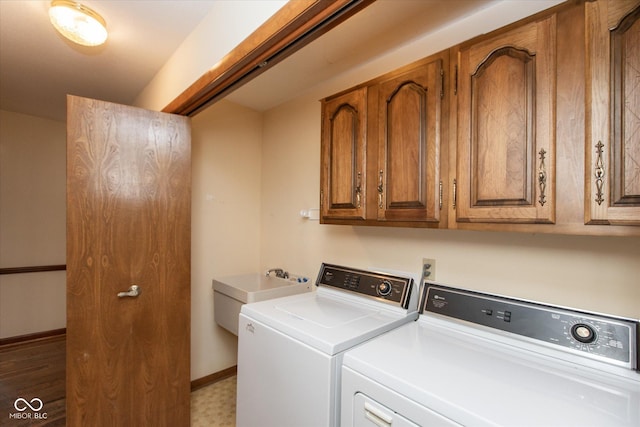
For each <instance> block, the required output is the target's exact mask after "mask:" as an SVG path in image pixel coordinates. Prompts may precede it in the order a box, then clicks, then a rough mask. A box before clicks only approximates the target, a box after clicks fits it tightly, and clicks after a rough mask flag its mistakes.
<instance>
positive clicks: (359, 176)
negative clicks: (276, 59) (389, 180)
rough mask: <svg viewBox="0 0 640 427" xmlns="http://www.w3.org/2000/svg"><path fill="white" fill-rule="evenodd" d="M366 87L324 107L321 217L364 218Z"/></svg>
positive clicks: (334, 100)
mask: <svg viewBox="0 0 640 427" xmlns="http://www.w3.org/2000/svg"><path fill="white" fill-rule="evenodd" d="M366 105H367V98H366V88H361V89H357V90H354V91H353V92H349V93H347V94H344V95H342V96H340V97H338V98H334V99H332V100H330V101H326V102H325V103H324V104H323V114H322V132H323V136H322V176H321V181H322V192H321V206H322V218H323V219H328V218H339V219H364V218H365V206H366V203H365V199H364V197H365V192H366V188H365V187H366V186H365V179H366V176H365V174H366V168H365V162H366V158H365V156H366V155H365V144H366Z"/></svg>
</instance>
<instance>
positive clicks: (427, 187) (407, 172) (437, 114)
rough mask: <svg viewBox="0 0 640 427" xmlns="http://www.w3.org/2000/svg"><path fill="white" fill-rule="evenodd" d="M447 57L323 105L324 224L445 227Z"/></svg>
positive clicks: (407, 69) (422, 63) (443, 55)
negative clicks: (445, 87) (444, 164)
mask: <svg viewBox="0 0 640 427" xmlns="http://www.w3.org/2000/svg"><path fill="white" fill-rule="evenodd" d="M448 57H449V53H448V51H445V52H443V53H440V54H438V55H434V56H432V57H429V58H426V59H425V60H422V61H419V62H418V63H415V64H412V65H411V66H408V67H405V68H403V69H401V70H398V71H397V72H393V73H390V74H387V75H385V76H382V77H380V78H378V79H375V80H372V81H371V82H368V83H366V84H365V85H363V86H362V87H359V88H356V89H353V90H350V91H348V92H346V93H342V94H340V95H338V96H336V97H332V98H328V99H325V100H324V101H323V104H322V148H321V153H322V154H321V156H322V161H321V221H322V222H323V223H338V224H345V223H348V224H359V223H363V224H370V225H380V224H393V225H396V224H405V223H411V224H413V225H416V226H427V227H429V226H432V227H438V226H440V225H442V226H445V227H446V222H445V221H443V220H442V218H443V216H442V215H441V210H442V204H443V198H442V195H443V190H442V179H441V173H442V167H441V161H440V157H441V151H442V139H443V134H442V132H443V131H445V130H446V126H445V124H446V121H445V120H443V116H442V109H443V105H448V104H447V103H446V101H445V97H444V70H445V67H447V66H448ZM444 218H446V215H444Z"/></svg>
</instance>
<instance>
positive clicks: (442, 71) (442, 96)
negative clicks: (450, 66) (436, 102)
mask: <svg viewBox="0 0 640 427" xmlns="http://www.w3.org/2000/svg"><path fill="white" fill-rule="evenodd" d="M440 99H444V70H443V69H442V68H440Z"/></svg>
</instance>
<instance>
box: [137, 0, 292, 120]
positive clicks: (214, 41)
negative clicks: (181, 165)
mask: <svg viewBox="0 0 640 427" xmlns="http://www.w3.org/2000/svg"><path fill="white" fill-rule="evenodd" d="M285 3H287V2H286V0H266V1H265V0H243V1H218V2H216V4H215V5H214V7H213V9H212V10H211V12H209V14H207V16H205V17H204V18H203V20H202V22H201V23H200V24H199V25H198V26H197V27H196V28H195V29H194V30H193V32H192V33H191V34H190V35H189V37H187V38H186V39H185V41H184V42H183V43H182V44H181V45H180V47H179V48H178V49H177V50H176V52H175V53H174V54H173V55H172V56H171V58H170V59H169V60H168V61H167V63H166V64H165V65H164V66H163V67H162V69H160V71H159V72H158V73H157V74H156V76H155V77H154V78H153V80H151V82H149V84H148V85H147V87H146V88H145V89H144V90H143V91H142V92H141V93H140V94H139V95H138V96H137V98H136V100H135V102H134V105H136V106H138V107H143V108H148V109H150V110H162V109H163V108H164V107H165V106H166V105H167V104H169V102H171V101H173V100H174V99H175V98H176V97H177V96H178V95H180V94H181V93H182V92H183V91H184V90H185V89H187V88H188V87H189V86H190V85H191V84H192V83H193V82H195V81H196V80H197V79H198V78H200V77H201V76H202V75H203V74H204V73H206V72H207V71H208V70H209V69H211V68H212V67H214V66H215V65H216V64H217V63H218V61H220V60H221V59H222V58H223V57H224V56H225V55H226V54H227V53H229V52H230V51H231V50H232V49H233V48H234V47H236V46H237V45H238V44H239V43H240V42H242V40H244V39H245V38H246V37H247V36H248V35H249V34H251V33H252V32H253V31H254V30H255V29H256V28H258V27H259V26H260V25H261V24H262V23H263V22H264V21H266V20H267V19H268V18H269V17H270V16H271V15H273V14H274V13H275V12H276V11H277V10H278V9H280V8H281V7H282V6H284V4H285Z"/></svg>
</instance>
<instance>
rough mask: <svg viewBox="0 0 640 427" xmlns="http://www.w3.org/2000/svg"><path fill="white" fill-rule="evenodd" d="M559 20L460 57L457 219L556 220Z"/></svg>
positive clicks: (504, 37)
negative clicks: (557, 38)
mask: <svg viewBox="0 0 640 427" xmlns="http://www.w3.org/2000/svg"><path fill="white" fill-rule="evenodd" d="M555 34H556V17H555V15H551V16H549V17H547V18H545V19H542V20H540V21H536V22H532V23H529V24H526V25H523V26H519V27H517V28H514V29H512V30H510V31H508V32H505V33H502V34H500V35H498V36H496V37H493V38H490V39H485V40H482V41H479V42H477V43H475V44H471V45H468V46H466V47H463V48H462V49H461V50H460V53H459V57H458V59H459V64H458V67H459V80H458V127H457V130H458V139H457V186H456V187H457V195H456V196H457V197H456V213H457V220H458V221H462V222H502V223H553V222H554V221H555V101H556V99H555V81H556V77H555V68H556V64H555V57H556V43H555Z"/></svg>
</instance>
